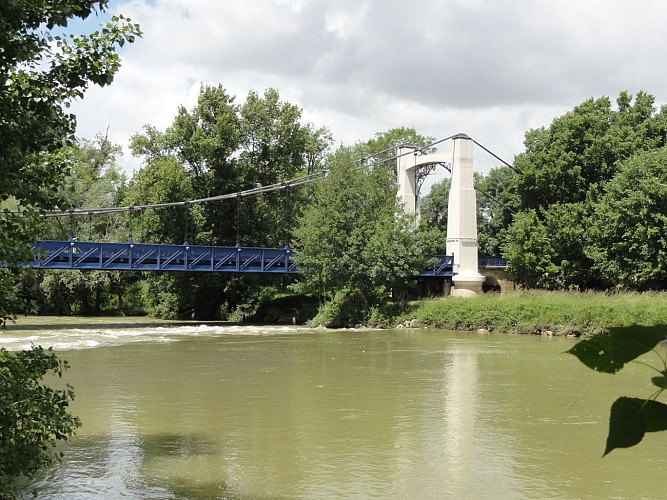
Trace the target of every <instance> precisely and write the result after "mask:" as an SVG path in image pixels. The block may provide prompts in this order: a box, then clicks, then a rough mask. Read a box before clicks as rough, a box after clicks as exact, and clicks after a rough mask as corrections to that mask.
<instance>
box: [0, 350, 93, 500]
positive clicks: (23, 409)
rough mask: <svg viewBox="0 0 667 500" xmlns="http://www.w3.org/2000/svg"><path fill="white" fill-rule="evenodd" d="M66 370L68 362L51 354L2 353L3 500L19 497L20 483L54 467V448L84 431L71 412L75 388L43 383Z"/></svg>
mask: <svg viewBox="0 0 667 500" xmlns="http://www.w3.org/2000/svg"><path fill="white" fill-rule="evenodd" d="M66 369H67V362H66V361H62V360H60V359H58V357H57V356H56V355H55V353H54V352H53V351H52V349H51V348H49V349H44V348H42V347H35V348H33V349H32V350H30V351H21V352H17V353H10V352H8V351H6V350H5V349H0V431H1V432H0V497H2V498H4V497H5V496H10V495H11V494H12V492H14V491H15V488H14V487H15V480H16V478H18V477H21V476H23V477H30V476H32V475H34V474H35V473H36V472H37V471H38V470H39V469H41V468H42V467H44V466H47V465H49V464H51V462H52V461H53V457H54V452H55V450H54V448H55V446H56V443H57V442H58V441H61V440H66V439H67V438H68V437H69V436H71V435H72V434H73V432H74V430H75V429H76V428H77V427H79V426H80V425H81V422H80V420H79V419H78V418H77V417H74V416H72V415H71V414H70V413H69V411H68V409H69V403H70V401H71V400H73V399H74V391H73V389H72V387H71V386H69V385H67V386H66V388H65V389H51V388H50V387H48V386H46V385H43V384H42V383H41V381H42V378H43V377H44V376H45V375H47V374H52V375H57V376H58V377H62V374H63V372H64V371H65V370H66ZM56 456H58V457H60V456H62V453H58V455H56Z"/></svg>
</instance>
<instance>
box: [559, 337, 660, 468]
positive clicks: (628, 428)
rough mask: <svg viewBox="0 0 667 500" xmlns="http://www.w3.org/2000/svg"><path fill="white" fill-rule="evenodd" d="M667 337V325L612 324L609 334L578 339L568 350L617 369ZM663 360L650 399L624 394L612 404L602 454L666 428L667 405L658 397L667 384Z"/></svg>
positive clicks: (603, 368)
mask: <svg viewBox="0 0 667 500" xmlns="http://www.w3.org/2000/svg"><path fill="white" fill-rule="evenodd" d="M665 338H667V326H665V325H659V326H652V327H639V326H630V327H625V328H611V329H610V331H609V333H608V334H605V333H600V334H597V335H595V336H593V337H591V338H590V339H587V340H583V341H581V342H579V343H578V344H577V345H575V346H574V347H573V348H572V349H570V350H569V351H568V353H570V354H572V355H574V356H576V357H577V359H579V361H581V362H582V363H583V364H585V365H586V366H588V367H589V368H591V369H593V370H596V371H600V372H605V373H616V372H618V371H619V370H620V369H621V368H623V366H624V365H625V364H626V363H628V362H630V361H633V360H635V359H636V358H638V357H639V356H641V355H642V354H645V353H647V352H649V351H651V350H653V349H654V348H655V346H656V345H657V344H658V343H659V342H661V341H662V340H664V339H665ZM658 355H659V356H660V354H658ZM661 358H662V357H661ZM662 361H663V366H662V369H657V368H656V369H655V370H656V371H657V372H658V373H659V374H660V376H659V377H653V378H652V379H651V383H652V384H653V385H654V386H655V387H658V388H659V390H658V391H657V392H655V393H654V394H653V395H652V396H651V397H650V398H649V399H637V398H628V397H621V398H618V399H617V400H616V401H615V402H614V403H613V404H612V406H611V410H610V416H609V433H608V435H607V445H606V447H605V450H604V454H603V456H604V455H607V454H608V453H609V452H611V451H613V450H614V449H616V448H629V447H631V446H635V445H636V444H638V443H640V442H641V440H642V439H643V438H644V435H645V434H646V433H647V432H657V431H664V430H667V405H665V404H663V403H659V402H657V401H656V398H657V397H658V396H659V395H660V394H661V393H662V391H663V390H664V389H665V387H667V383H666V380H667V379H666V377H667V359H662Z"/></svg>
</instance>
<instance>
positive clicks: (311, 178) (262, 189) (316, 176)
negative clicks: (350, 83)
mask: <svg viewBox="0 0 667 500" xmlns="http://www.w3.org/2000/svg"><path fill="white" fill-rule="evenodd" d="M457 138H468V139H471V140H472V141H473V142H474V143H475V144H476V145H477V146H479V147H480V148H482V149H483V150H484V151H486V152H487V153H489V154H490V155H491V156H493V157H494V158H496V159H497V160H499V161H500V162H502V163H503V164H504V165H506V166H507V167H509V168H511V169H512V170H514V168H513V167H512V166H511V165H510V164H509V163H507V162H506V161H505V160H503V159H502V158H500V157H499V156H497V155H496V154H494V153H493V152H491V151H490V150H489V149H487V148H486V147H484V146H482V145H481V144H480V143H478V142H477V141H475V140H474V139H472V138H471V137H469V136H467V135H466V134H461V133H459V134H454V135H450V136H448V137H445V138H444V139H440V140H437V141H434V142H432V143H430V144H427V145H426V146H423V147H421V148H417V149H416V150H417V151H420V152H424V151H426V150H428V149H430V148H433V147H434V146H436V145H438V144H441V143H443V142H445V141H449V140H451V139H457ZM401 146H405V145H403V144H401V145H398V147H401ZM395 147H396V146H391V147H389V148H385V149H383V150H382V151H380V152H378V153H373V154H371V155H368V156H365V157H363V158H360V159H358V160H355V163H359V164H360V165H359V166H358V167H356V168H354V169H352V171H357V170H361V169H364V168H366V165H364V164H363V163H364V162H366V161H367V160H369V159H371V158H376V157H378V156H380V155H381V154H383V153H386V152H387V151H391V150H393V149H394V148H395ZM414 152H415V150H414V149H413V150H411V151H407V152H405V153H401V154H395V155H393V156H391V157H389V158H385V159H381V160H380V164H384V163H387V162H390V161H395V160H397V159H399V158H401V157H403V156H406V155H409V154H414ZM328 173H329V170H328V169H324V170H320V171H317V172H313V173H311V174H307V175H304V176H302V177H297V178H294V179H290V180H288V181H281V182H278V183H275V184H269V185H267V186H258V187H254V188H251V189H247V190H244V191H238V192H235V193H226V194H222V195H216V196H209V197H206V198H198V199H194V200H188V201H174V202H166V203H153V204H146V205H133V206H122V207H105V208H74V209H69V210H67V212H66V213H67V214H69V215H70V217H73V216H75V215H89V216H92V215H100V214H111V213H119V212H132V211H134V210H141V211H145V210H152V209H158V208H169V207H188V206H190V205H195V204H199V203H210V202H214V201H222V200H230V199H237V200H240V198H245V197H248V196H255V195H258V194H262V193H268V192H272V191H277V190H281V189H285V188H286V187H287V188H290V187H298V186H303V185H306V184H311V183H313V182H316V181H319V180H321V179H322V178H324V177H326V176H327V174H328ZM237 208H238V207H237ZM237 211H238V210H237ZM62 215H63V211H61V210H49V211H45V212H44V213H43V214H41V217H45V218H48V217H59V216H62Z"/></svg>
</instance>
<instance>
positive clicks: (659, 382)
mask: <svg viewBox="0 0 667 500" xmlns="http://www.w3.org/2000/svg"><path fill="white" fill-rule="evenodd" d="M651 382H653V385H655V386H656V387H660V389H667V377H666V376H664V375H663V376H661V377H652V378H651Z"/></svg>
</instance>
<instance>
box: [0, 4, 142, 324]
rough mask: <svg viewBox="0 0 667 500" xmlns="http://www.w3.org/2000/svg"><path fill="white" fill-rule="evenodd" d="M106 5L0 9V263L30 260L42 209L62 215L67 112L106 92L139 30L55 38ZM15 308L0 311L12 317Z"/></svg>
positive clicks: (123, 24)
mask: <svg viewBox="0 0 667 500" xmlns="http://www.w3.org/2000/svg"><path fill="white" fill-rule="evenodd" d="M106 5H107V2H106V1H89V0H78V1H75V0H68V1H58V2H55V1H44V2H33V1H12V2H2V4H1V5H0V81H2V82H3V86H2V90H1V91H0V137H2V141H0V158H2V183H0V202H2V203H4V202H5V201H6V200H8V199H10V198H11V199H12V200H13V201H14V203H15V208H17V209H18V212H10V211H8V210H3V211H2V212H0V261H5V262H9V263H14V262H17V261H19V260H29V253H28V251H29V245H28V243H29V242H30V241H31V240H33V237H34V235H35V231H36V226H37V223H36V215H37V211H38V210H40V209H51V208H54V207H60V208H67V207H68V206H70V205H71V200H69V199H68V197H67V192H66V191H65V190H64V189H63V188H62V185H63V183H64V179H65V177H66V174H67V173H68V171H69V167H70V157H69V156H68V155H67V154H66V152H65V150H64V148H65V147H66V146H67V145H69V144H71V143H72V142H73V139H74V135H73V134H74V128H75V125H76V120H75V117H74V116H73V115H71V114H69V113H68V112H67V107H68V106H69V105H70V104H71V102H72V101H73V100H74V99H76V98H79V97H82V96H83V93H84V91H85V90H86V88H87V87H88V85H89V84H90V83H95V84H98V85H107V84H109V83H110V82H111V80H112V78H113V75H114V74H115V72H116V71H117V70H118V68H119V64H120V63H119V59H118V55H117V54H116V50H117V48H118V47H119V46H122V45H123V44H125V43H126V42H132V41H134V39H135V37H137V36H140V34H141V32H140V30H139V27H138V25H136V24H132V23H130V22H129V20H127V19H125V18H122V17H114V18H113V19H112V22H111V23H108V24H107V25H105V26H104V28H103V29H102V30H100V31H96V32H95V33H92V34H90V35H70V36H55V35H54V33H53V30H54V28H63V27H65V26H67V22H68V20H69V19H72V18H80V19H85V18H87V17H88V16H89V15H90V14H91V13H92V12H93V11H94V10H96V9H97V10H104V9H105V8H106ZM20 308H21V304H16V305H12V304H8V305H4V304H3V305H2V306H0V310H2V311H8V312H11V310H12V309H15V310H18V309H20Z"/></svg>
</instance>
